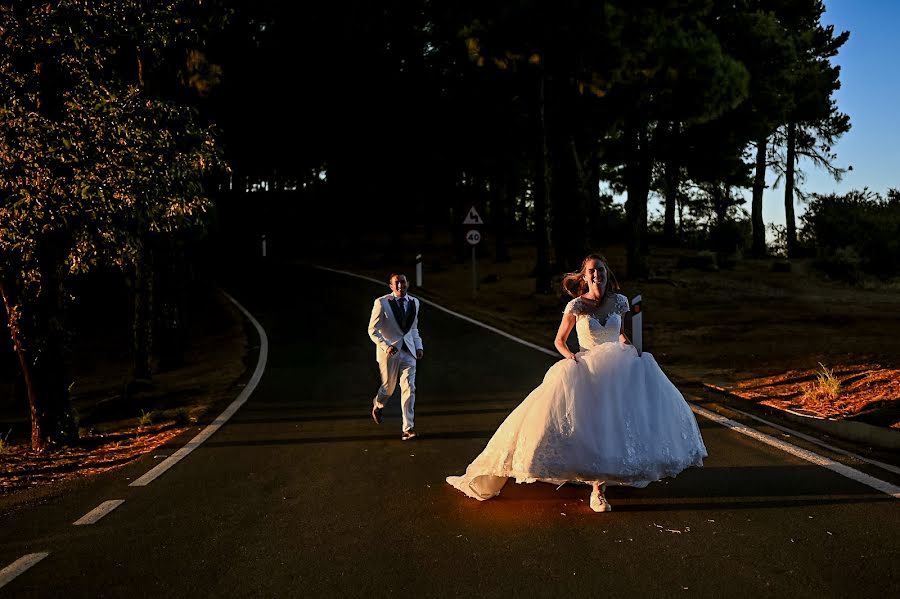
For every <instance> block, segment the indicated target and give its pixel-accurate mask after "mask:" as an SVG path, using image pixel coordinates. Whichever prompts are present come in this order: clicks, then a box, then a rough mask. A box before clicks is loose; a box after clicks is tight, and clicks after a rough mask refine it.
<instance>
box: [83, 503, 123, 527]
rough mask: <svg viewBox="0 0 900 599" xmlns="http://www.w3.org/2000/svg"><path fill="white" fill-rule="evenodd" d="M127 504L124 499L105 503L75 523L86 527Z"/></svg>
mask: <svg viewBox="0 0 900 599" xmlns="http://www.w3.org/2000/svg"><path fill="white" fill-rule="evenodd" d="M123 503H125V500H124V499H110V500H109V501H104V502H103V503H101V504H100V505H98V506H97V507H95V508H94V509H92V510H91V511H89V512H88V513H86V514H85V515H84V516H82V517H81V518H79V519H78V520H76V521H75V522H73V523H72V524H74V525H75V526H84V525H85V524H94V523H95V522H97V521H98V520H99V519H100V518H102V517H103V516H105V515H106V514H108V513H110V512H111V511H113V510H114V509H116V508H117V507H119V506H120V505H122V504H123Z"/></svg>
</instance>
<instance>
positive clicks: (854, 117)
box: [618, 0, 900, 226]
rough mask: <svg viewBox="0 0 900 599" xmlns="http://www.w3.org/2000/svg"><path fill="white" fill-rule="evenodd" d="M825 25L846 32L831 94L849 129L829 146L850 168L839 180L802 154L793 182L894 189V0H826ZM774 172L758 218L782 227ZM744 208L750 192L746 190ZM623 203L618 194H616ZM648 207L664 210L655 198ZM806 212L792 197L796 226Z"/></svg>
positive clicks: (898, 68)
mask: <svg viewBox="0 0 900 599" xmlns="http://www.w3.org/2000/svg"><path fill="white" fill-rule="evenodd" d="M825 7H826V12H825V15H824V16H823V19H822V20H823V23H824V24H826V25H834V29H835V33H836V34H837V33H840V32H841V31H849V32H850V39H849V40H847V43H845V44H844V45H843V46H842V47H841V50H840V52H839V53H838V55H837V56H836V57H835V58H834V59H832V62H833V63H834V64H838V65H840V67H841V77H840V81H841V89H839V90H838V91H837V92H836V93H835V99H836V101H837V105H838V110H840V111H841V112H843V113H846V114H848V115H850V124H851V129H850V131H849V132H847V133H846V134H845V135H844V136H843V137H842V138H841V139H840V140H839V141H838V142H837V144H835V146H834V148H833V149H834V151H835V152H836V153H837V161H836V164H837V165H838V166H841V167H843V168H846V167H848V166H852V167H853V170H851V171H848V172H847V173H846V174H845V175H844V177H843V178H842V179H841V182H840V183H838V182H836V181H835V180H834V179H833V178H832V177H831V176H830V175H829V174H828V173H827V172H825V171H824V170H822V169H818V168H816V167H815V166H814V165H813V164H812V163H811V162H809V161H808V160H805V159H801V160H800V162H799V164H798V167H799V168H800V170H802V171H803V172H804V174H805V180H804V181H803V182H800V183H799V184H798V185H799V187H800V189H801V190H802V191H804V192H805V193H821V194H828V193H839V194H843V193H847V192H848V191H850V190H853V189H863V188H864V187H868V188H869V189H870V190H871V191H875V192H878V193H881V194H884V193H885V192H887V190H888V189H890V188H896V189H900V58H898V57H900V35H898V34H897V31H896V28H897V26H898V25H900V0H825ZM776 179H777V173H775V172H774V171H772V170H770V171H769V172H768V173H767V175H766V185H767V186H768V188H767V189H766V192H765V195H764V196H763V220H765V222H766V223H776V224H779V225H783V224H784V186H783V183H781V182H779V184H778V187H777V188H776V187H775V182H776ZM744 196H745V197H746V199H747V203H746V204H744V208H746V210H747V211H748V212H749V211H750V190H744ZM618 199H619V201H621V202H624V201H625V197H624V195H623V196H622V197H621V198H618ZM649 208H650V210H651V211H652V212H655V213H661V212H662V206H661V204H660V202H658V201H656V202H654V201H652V200H651V205H650V207H649ZM804 211H805V206H804V204H803V202H801V201H799V200H795V201H794V212H795V215H796V217H797V225H798V226H799V224H800V222H799V218H800V215H801V214H803V212H804Z"/></svg>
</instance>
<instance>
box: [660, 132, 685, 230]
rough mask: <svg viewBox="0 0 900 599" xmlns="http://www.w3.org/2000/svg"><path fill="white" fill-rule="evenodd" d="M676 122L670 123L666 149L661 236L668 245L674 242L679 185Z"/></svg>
mask: <svg viewBox="0 0 900 599" xmlns="http://www.w3.org/2000/svg"><path fill="white" fill-rule="evenodd" d="M678 133H679V127H678V123H672V124H671V128H670V129H669V140H668V145H667V151H666V166H665V175H664V179H665V183H664V185H665V196H666V209H665V220H664V222H663V237H664V238H665V240H666V243H668V244H669V245H674V244H675V239H676V235H675V207H676V205H677V203H678V187H679V185H680V178H681V177H680V175H681V168H680V166H679V165H678V154H677V152H676V148H675V143H676V140H677V139H678Z"/></svg>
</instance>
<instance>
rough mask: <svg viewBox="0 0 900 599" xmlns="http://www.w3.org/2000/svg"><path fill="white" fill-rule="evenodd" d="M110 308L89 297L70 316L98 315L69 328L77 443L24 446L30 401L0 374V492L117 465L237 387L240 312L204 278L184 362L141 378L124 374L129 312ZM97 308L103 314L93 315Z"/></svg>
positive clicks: (242, 347) (193, 421) (191, 422)
mask: <svg viewBox="0 0 900 599" xmlns="http://www.w3.org/2000/svg"><path fill="white" fill-rule="evenodd" d="M112 308H113V306H110V305H105V306H94V307H93V308H92V309H91V310H90V314H89V315H85V314H81V315H80V317H79V318H76V320H78V321H79V322H82V323H83V322H85V321H88V322H104V323H105V326H104V327H102V328H96V327H90V328H89V330H90V331H91V332H90V333H87V331H85V330H82V331H80V332H81V333H82V334H80V335H78V336H75V337H73V339H74V342H73V346H72V352H71V355H72V357H71V366H70V375H71V378H72V380H73V383H72V386H71V399H72V405H73V408H74V410H75V414H76V416H77V420H78V424H79V434H80V438H79V440H78V442H77V443H75V444H73V445H71V446H68V447H55V448H51V449H49V450H47V451H45V452H43V453H36V452H33V451H31V449H30V445H29V435H30V428H29V426H30V425H29V422H28V412H27V404H25V402H23V401H22V398H21V397H20V396H19V397H17V394H16V392H15V385H14V383H13V381H10V380H0V383H2V386H0V390H2V391H3V394H2V395H0V428H2V433H0V440H2V445H0V494H6V493H12V492H14V491H17V490H21V489H27V488H31V487H37V486H42V485H46V484H48V483H52V482H56V481H60V480H66V479H71V478H76V477H81V476H89V475H91V474H95V473H99V472H103V471H106V470H110V469H112V468H116V467H119V466H121V465H123V464H126V463H128V462H129V461H131V460H133V459H135V458H137V457H139V456H141V455H144V454H146V453H148V452H151V451H153V450H154V449H156V448H157V447H159V446H160V445H162V444H164V443H166V442H167V441H169V440H170V439H172V438H174V437H176V436H178V435H180V434H181V433H183V432H185V431H186V430H187V429H189V428H197V426H198V425H197V423H198V420H201V419H202V418H203V417H204V416H205V415H206V414H207V413H208V412H210V411H211V410H212V408H214V407H216V406H217V405H218V404H220V403H222V402H224V401H228V400H230V399H233V396H234V395H235V394H236V393H237V391H236V390H235V385H236V384H237V382H238V381H239V380H240V379H241V377H242V376H243V374H244V372H245V366H244V358H245V354H246V348H247V340H246V336H245V333H244V328H243V326H244V325H243V320H242V317H241V315H240V314H239V313H238V311H237V309H236V308H235V307H234V306H233V305H232V304H231V303H230V302H229V301H228V300H227V299H226V298H225V297H224V296H223V295H222V294H221V293H218V292H217V291H216V290H214V289H210V288H204V289H202V290H201V291H200V292H199V293H198V295H197V296H196V297H194V298H193V302H192V310H191V314H192V317H191V319H190V324H189V333H188V336H187V338H188V344H187V347H186V348H185V359H184V363H183V364H182V365H180V366H178V367H172V368H168V369H157V371H156V372H155V373H154V374H153V377H152V380H150V381H149V382H147V383H143V384H141V385H140V386H135V385H133V384H131V385H129V384H128V381H129V380H130V378H131V362H130V358H129V355H128V351H127V349H128V330H129V325H128V321H127V318H122V316H123V315H122V314H117V313H116V311H115V310H114V309H112ZM99 313H105V314H106V316H107V319H106V320H105V321H102V320H99V319H98V318H97V316H98V314H99ZM80 328H84V327H80ZM9 378H10V377H9V376H7V377H6V379H9Z"/></svg>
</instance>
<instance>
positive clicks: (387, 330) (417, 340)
mask: <svg viewBox="0 0 900 599" xmlns="http://www.w3.org/2000/svg"><path fill="white" fill-rule="evenodd" d="M392 299H399V298H397V297H396V296H395V295H394V294H393V293H388V294H387V295H383V296H381V297H379V298H378V299H376V300H375V304H374V305H373V306H372V317H371V318H370V319H369V338H371V339H372V341H373V342H375V345H376V346H377V347H378V349H377V350H376V352H375V359H376V360H382V359H384V358H386V357H387V350H388V348H389V347H391V346H392V345H393V346H395V347H396V348H397V350H398V351H399V350H402V349H403V348H402V347H401V346H400V343H401V342H402V343H405V344H406V347H407V349H409V351H410V353H411V354H412V355H416V351H418V350H421V349H422V338H421V337H419V300H418V299H417V298H414V297H413V296H411V295H409V294H406V299H407V301H408V303H410V304H413V305H415V307H416V316H415V318H414V319H413V322H412V326H411V327H410V328H409V331H408V332H407V333H406V335H404V334H403V329H402V328H401V326H400V323H399V322H397V318H396V317H395V316H394V311H393V310H392V309H391V305H390V303H389V302H390V300H392ZM409 310H410V307H409V305H407V307H406V312H407V313H409Z"/></svg>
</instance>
